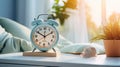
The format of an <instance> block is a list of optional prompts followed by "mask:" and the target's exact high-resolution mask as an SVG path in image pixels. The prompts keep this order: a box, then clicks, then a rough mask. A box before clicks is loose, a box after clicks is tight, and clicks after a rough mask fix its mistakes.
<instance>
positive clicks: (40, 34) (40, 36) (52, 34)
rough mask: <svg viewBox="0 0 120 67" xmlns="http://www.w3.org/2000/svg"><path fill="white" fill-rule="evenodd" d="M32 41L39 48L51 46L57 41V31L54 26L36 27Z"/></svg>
mask: <svg viewBox="0 0 120 67" xmlns="http://www.w3.org/2000/svg"><path fill="white" fill-rule="evenodd" d="M32 41H33V43H34V44H35V45H36V46H37V47H39V48H51V47H52V46H53V45H54V44H55V43H56V41H57V32H56V30H55V29H54V28H53V27H52V26H49V25H40V26H38V27H36V28H35V29H34V32H33V33H32Z"/></svg>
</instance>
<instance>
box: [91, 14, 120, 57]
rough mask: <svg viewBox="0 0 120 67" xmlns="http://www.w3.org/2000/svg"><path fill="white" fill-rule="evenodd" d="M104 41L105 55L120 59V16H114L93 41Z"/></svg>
mask: <svg viewBox="0 0 120 67" xmlns="http://www.w3.org/2000/svg"><path fill="white" fill-rule="evenodd" d="M100 39H103V41H104V47H105V53H106V55H107V56H108V57H120V14H112V15H111V16H110V18H109V21H108V22H107V23H106V24H105V25H104V26H103V28H102V32H101V33H100V34H99V35H97V36H95V37H94V38H92V39H91V41H92V42H93V41H96V40H100Z"/></svg>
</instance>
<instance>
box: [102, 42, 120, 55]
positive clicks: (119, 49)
mask: <svg viewBox="0 0 120 67" xmlns="http://www.w3.org/2000/svg"><path fill="white" fill-rule="evenodd" d="M104 46H105V53H106V56H107V57H120V40H104Z"/></svg>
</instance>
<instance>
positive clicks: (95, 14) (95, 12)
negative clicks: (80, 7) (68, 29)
mask: <svg viewBox="0 0 120 67" xmlns="http://www.w3.org/2000/svg"><path fill="white" fill-rule="evenodd" d="M86 3H87V4H88V6H89V7H90V13H91V16H92V21H94V22H95V24H96V25H97V27H98V26H100V24H101V0H86Z"/></svg>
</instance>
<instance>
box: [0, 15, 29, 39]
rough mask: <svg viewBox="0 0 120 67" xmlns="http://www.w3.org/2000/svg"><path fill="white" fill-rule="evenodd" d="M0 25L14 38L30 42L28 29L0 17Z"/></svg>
mask: <svg viewBox="0 0 120 67" xmlns="http://www.w3.org/2000/svg"><path fill="white" fill-rule="evenodd" d="M0 25H1V26H2V27H3V28H5V30H6V31H7V32H8V33H11V34H12V35H13V36H15V37H19V38H21V39H25V40H27V41H30V38H29V37H30V29H29V28H27V27H25V26H24V25H22V24H19V23H18V22H16V21H13V20H11V19H9V18H4V17H0Z"/></svg>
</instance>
